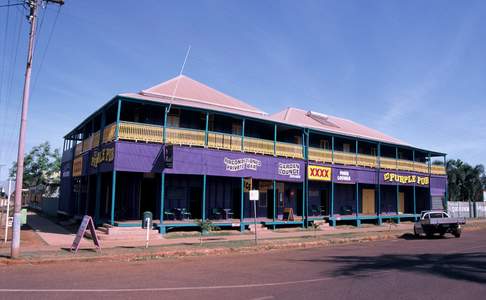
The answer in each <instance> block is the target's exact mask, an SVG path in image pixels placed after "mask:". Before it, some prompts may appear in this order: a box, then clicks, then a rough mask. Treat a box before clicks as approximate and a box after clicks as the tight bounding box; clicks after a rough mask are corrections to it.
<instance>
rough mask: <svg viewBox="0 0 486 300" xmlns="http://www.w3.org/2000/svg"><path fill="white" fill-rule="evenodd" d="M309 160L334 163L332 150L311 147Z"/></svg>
mask: <svg viewBox="0 0 486 300" xmlns="http://www.w3.org/2000/svg"><path fill="white" fill-rule="evenodd" d="M308 154H309V160H313V161H319V162H324V163H326V162H327V163H332V151H330V150H326V149H320V148H312V147H309V153H308Z"/></svg>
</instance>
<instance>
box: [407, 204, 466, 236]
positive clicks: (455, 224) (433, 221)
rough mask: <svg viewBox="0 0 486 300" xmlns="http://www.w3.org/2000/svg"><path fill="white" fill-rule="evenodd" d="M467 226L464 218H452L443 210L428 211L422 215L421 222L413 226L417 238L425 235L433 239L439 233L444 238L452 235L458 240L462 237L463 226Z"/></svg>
mask: <svg viewBox="0 0 486 300" xmlns="http://www.w3.org/2000/svg"><path fill="white" fill-rule="evenodd" d="M464 224H466V219H464V218H452V217H451V216H449V214H448V213H447V212H445V211H442V210H427V211H423V212H422V214H421V215H420V220H419V221H417V222H415V224H414V226H413V233H414V235H415V236H416V237H418V236H420V235H421V234H425V235H426V236H427V237H431V236H433V235H434V234H436V233H438V234H440V235H441V236H443V235H444V234H446V233H451V234H452V235H454V236H455V237H456V238H458V237H460V236H461V232H462V229H461V225H464Z"/></svg>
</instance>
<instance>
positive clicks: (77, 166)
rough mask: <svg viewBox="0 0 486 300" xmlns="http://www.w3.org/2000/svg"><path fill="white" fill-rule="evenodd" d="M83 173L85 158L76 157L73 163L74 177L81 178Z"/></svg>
mask: <svg viewBox="0 0 486 300" xmlns="http://www.w3.org/2000/svg"><path fill="white" fill-rule="evenodd" d="M82 172H83V157H82V156H79V157H76V158H75V159H74V161H73V176H74V177H78V176H81V174H82Z"/></svg>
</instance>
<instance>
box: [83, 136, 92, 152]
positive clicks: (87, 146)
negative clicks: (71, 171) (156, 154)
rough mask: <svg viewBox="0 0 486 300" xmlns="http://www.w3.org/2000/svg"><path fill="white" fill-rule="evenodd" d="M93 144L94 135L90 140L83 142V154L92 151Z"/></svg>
mask: <svg viewBox="0 0 486 300" xmlns="http://www.w3.org/2000/svg"><path fill="white" fill-rule="evenodd" d="M92 142H93V136H92V135H90V136H89V137H88V138H86V139H84V140H83V153H84V152H86V151H89V150H90V149H91V144H92Z"/></svg>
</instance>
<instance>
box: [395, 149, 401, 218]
mask: <svg viewBox="0 0 486 300" xmlns="http://www.w3.org/2000/svg"><path fill="white" fill-rule="evenodd" d="M395 164H396V169H397V171H398V147H395ZM396 185H397V186H396V189H397V191H396V195H395V196H396V202H397V223H398V224H400V186H399V184H398V182H397V184H396Z"/></svg>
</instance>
